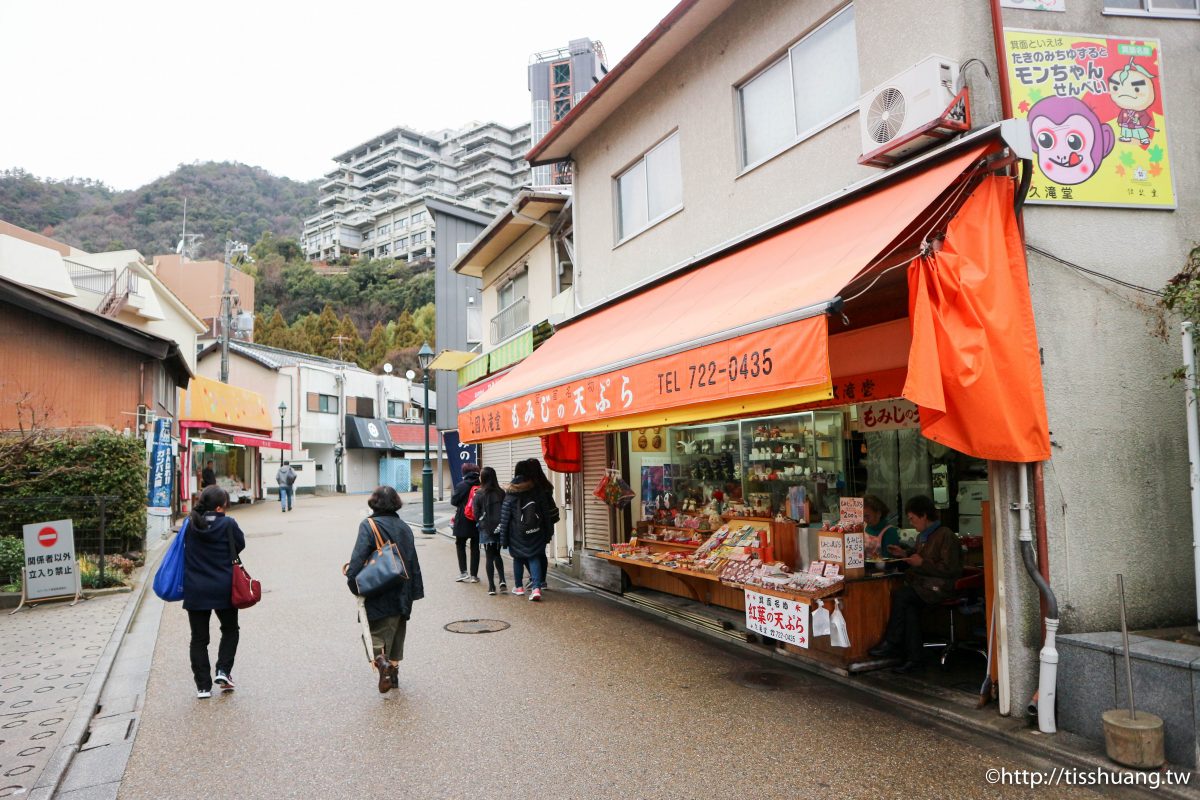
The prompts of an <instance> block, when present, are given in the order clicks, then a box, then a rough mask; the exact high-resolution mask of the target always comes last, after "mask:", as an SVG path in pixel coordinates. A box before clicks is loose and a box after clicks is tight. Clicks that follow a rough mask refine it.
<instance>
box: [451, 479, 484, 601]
mask: <svg viewBox="0 0 1200 800" xmlns="http://www.w3.org/2000/svg"><path fill="white" fill-rule="evenodd" d="M462 471H463V477H462V480H461V481H459V482H458V485H456V486H455V487H454V493H453V494H451V495H450V505H452V506H454V509H455V511H454V549H455V551H456V552H457V553H458V573H459V574H458V577H457V578H455V579H454V580H456V581H458V582H459V583H479V528H478V527H476V526H475V520H474V516H475V511H474V509H472V510H471V513H470V516H468V515H467V504H468V503H470V502H471V500H472V499H473V498H472V497H471V494H472V490H473V489H475V487H477V486H479V465H478V464H463V468H462ZM468 544H469V545H470V546H471V565H470V566H471V569H470V571H469V572H468V571H467V545H468Z"/></svg>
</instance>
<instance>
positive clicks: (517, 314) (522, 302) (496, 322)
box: [492, 297, 529, 342]
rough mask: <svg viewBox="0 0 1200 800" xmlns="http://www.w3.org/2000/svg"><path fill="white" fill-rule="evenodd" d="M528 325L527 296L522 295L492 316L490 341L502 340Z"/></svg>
mask: <svg viewBox="0 0 1200 800" xmlns="http://www.w3.org/2000/svg"><path fill="white" fill-rule="evenodd" d="M528 325H529V298H527V297H522V298H520V299H518V300H516V301H514V302H513V303H512V304H511V305H509V306H507V307H506V308H505V309H504V310H503V311H501V312H500V313H499V314H497V315H496V316H494V317H492V341H493V342H502V341H504V340H505V339H507V338H508V337H510V336H512V335H513V334H514V333H516V332H517V331H519V330H521V329H522V328H525V327H527V326H528Z"/></svg>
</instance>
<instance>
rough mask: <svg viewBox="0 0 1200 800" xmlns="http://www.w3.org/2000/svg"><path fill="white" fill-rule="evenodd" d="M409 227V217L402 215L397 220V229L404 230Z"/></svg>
mask: <svg viewBox="0 0 1200 800" xmlns="http://www.w3.org/2000/svg"><path fill="white" fill-rule="evenodd" d="M407 227H408V217H402V218H400V219H398V220H396V230H397V231H402V230H404V229H405V228H407Z"/></svg>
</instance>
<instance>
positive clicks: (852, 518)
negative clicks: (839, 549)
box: [838, 497, 863, 525]
mask: <svg viewBox="0 0 1200 800" xmlns="http://www.w3.org/2000/svg"><path fill="white" fill-rule="evenodd" d="M838 505H839V509H838V510H839V511H840V512H841V523H842V524H843V525H861V524H862V521H863V499H862V498H861V497H843V498H842V499H841V500H839V501H838Z"/></svg>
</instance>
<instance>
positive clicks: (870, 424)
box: [858, 399, 921, 433]
mask: <svg viewBox="0 0 1200 800" xmlns="http://www.w3.org/2000/svg"><path fill="white" fill-rule="evenodd" d="M920 425H921V415H920V413H919V412H918V411H917V407H916V406H915V405H913V404H912V403H910V402H909V401H908V400H904V399H898V400H883V401H880V402H875V403H859V405H858V429H859V430H860V431H862V432H864V433H866V432H868V431H895V430H903V429H907V428H918V427H920Z"/></svg>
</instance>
